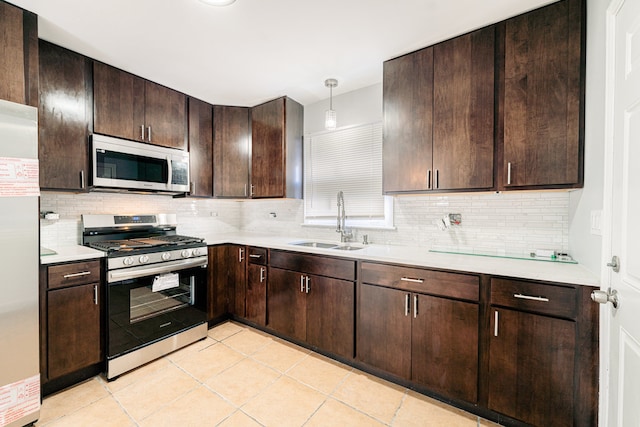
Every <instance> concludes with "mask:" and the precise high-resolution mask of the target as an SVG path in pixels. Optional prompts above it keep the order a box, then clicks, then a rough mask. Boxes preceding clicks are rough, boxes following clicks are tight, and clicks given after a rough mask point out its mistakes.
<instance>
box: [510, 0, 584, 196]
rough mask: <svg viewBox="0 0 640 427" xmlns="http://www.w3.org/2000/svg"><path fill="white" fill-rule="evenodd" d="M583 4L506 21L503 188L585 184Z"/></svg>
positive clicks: (575, 0) (563, 4)
mask: <svg viewBox="0 0 640 427" xmlns="http://www.w3.org/2000/svg"><path fill="white" fill-rule="evenodd" d="M584 7H585V5H584V2H583V1H582V0H563V1H560V2H557V3H554V4H552V5H549V6H546V7H543V8H540V9H536V10H534V11H532V12H529V13H525V14H523V15H520V16H517V17H515V18H512V19H509V20H507V21H506V22H505V23H504V25H503V31H504V32H503V34H504V38H503V43H504V70H503V71H502V70H500V72H501V76H500V82H501V84H500V85H499V88H500V90H501V93H500V103H499V105H500V108H501V110H502V111H501V116H502V123H503V127H504V132H503V134H502V135H501V136H502V139H503V141H499V144H500V142H502V144H503V147H504V148H503V158H502V160H501V163H500V173H501V175H502V176H501V177H500V178H499V188H500V189H509V188H523V187H524V188H526V187H530V188H563V187H564V188H567V187H568V188H572V187H582V185H583V181H584V170H583V167H584V166H583V164H584V160H583V157H584V73H585V62H584V61H585V57H584V54H585V25H584V21H585V9H584ZM501 41H502V40H501ZM500 59H501V60H502V58H500Z"/></svg>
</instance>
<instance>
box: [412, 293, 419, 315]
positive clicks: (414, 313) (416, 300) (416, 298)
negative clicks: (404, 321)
mask: <svg viewBox="0 0 640 427" xmlns="http://www.w3.org/2000/svg"><path fill="white" fill-rule="evenodd" d="M416 317H418V295H414V296H413V318H414V319H415V318H416Z"/></svg>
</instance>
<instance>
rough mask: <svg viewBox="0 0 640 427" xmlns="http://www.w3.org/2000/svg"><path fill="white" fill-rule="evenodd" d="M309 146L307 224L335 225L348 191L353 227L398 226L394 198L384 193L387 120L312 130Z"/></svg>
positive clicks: (349, 221) (306, 155)
mask: <svg viewBox="0 0 640 427" xmlns="http://www.w3.org/2000/svg"><path fill="white" fill-rule="evenodd" d="M304 150H305V152H304V159H305V164H304V171H305V172H304V216H305V224H308V225H331V226H335V224H336V215H337V212H338V210H337V209H338V207H337V194H338V191H343V192H344V200H345V211H346V215H347V221H346V224H347V226H350V227H363V228H390V227H392V226H393V201H392V199H391V197H388V196H383V195H382V123H381V122H377V123H373V124H367V125H360V126H350V127H346V128H341V129H337V130H335V131H328V132H321V133H317V134H313V135H310V136H308V137H307V138H305V145H304Z"/></svg>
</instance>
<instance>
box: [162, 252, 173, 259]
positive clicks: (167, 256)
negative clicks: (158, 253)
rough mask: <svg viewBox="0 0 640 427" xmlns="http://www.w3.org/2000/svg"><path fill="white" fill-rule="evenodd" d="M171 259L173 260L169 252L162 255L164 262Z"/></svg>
mask: <svg viewBox="0 0 640 427" xmlns="http://www.w3.org/2000/svg"><path fill="white" fill-rule="evenodd" d="M170 259H171V253H169V252H164V253H163V254H162V260H163V261H168V260H170Z"/></svg>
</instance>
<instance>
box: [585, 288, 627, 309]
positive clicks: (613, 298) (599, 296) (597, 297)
mask: <svg viewBox="0 0 640 427" xmlns="http://www.w3.org/2000/svg"><path fill="white" fill-rule="evenodd" d="M591 299H592V300H593V301H595V302H597V303H598V304H606V303H608V302H610V303H611V304H612V305H613V308H618V306H619V305H620V303H619V301H618V291H616V290H615V289H611V288H609V289H608V290H607V291H606V292H605V291H600V290H598V291H593V292H591Z"/></svg>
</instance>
